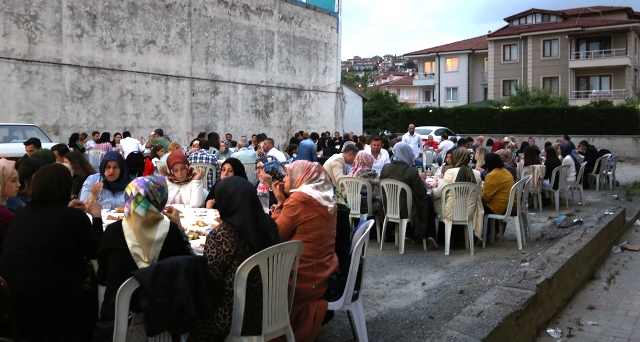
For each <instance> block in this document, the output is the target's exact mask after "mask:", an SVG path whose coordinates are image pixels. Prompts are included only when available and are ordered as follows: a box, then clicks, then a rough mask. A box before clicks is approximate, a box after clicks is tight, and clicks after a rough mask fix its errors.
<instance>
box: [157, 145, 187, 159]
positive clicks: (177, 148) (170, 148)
mask: <svg viewBox="0 0 640 342" xmlns="http://www.w3.org/2000/svg"><path fill="white" fill-rule="evenodd" d="M176 150H180V152H182V146H181V145H180V143H179V142H177V141H172V142H171V144H169V151H168V152H165V154H164V155H163V156H162V158H160V161H162V162H165V163H166V162H167V159H168V158H169V156H170V155H171V153H173V151H176ZM183 154H184V153H183Z"/></svg>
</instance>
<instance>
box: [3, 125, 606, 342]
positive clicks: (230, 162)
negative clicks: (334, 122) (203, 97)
mask: <svg viewBox="0 0 640 342" xmlns="http://www.w3.org/2000/svg"><path fill="white" fill-rule="evenodd" d="M24 145H25V156H24V157H23V158H22V159H20V160H19V161H18V162H17V163H16V162H15V161H13V160H7V159H4V158H2V159H0V248H2V249H1V250H0V253H1V254H0V276H2V277H3V278H4V279H5V280H6V281H7V283H8V284H9V286H10V287H11V288H12V291H13V293H14V295H15V297H16V304H17V318H18V322H19V329H20V331H21V334H22V336H23V337H26V338H33V339H41V338H45V337H47V338H59V339H63V340H66V339H76V340H109V339H110V338H111V334H112V332H113V319H114V314H115V298H116V293H117V291H118V288H119V287H120V286H121V285H122V283H123V282H124V281H125V280H126V279H128V278H129V277H130V275H131V272H132V271H135V270H139V269H144V268H146V267H149V266H150V265H153V264H154V263H156V262H158V261H160V260H165V259H169V258H172V257H178V256H190V255H193V254H194V251H193V250H192V249H191V246H190V244H189V243H188V242H187V239H186V235H185V229H184V228H183V227H182V225H181V221H180V212H179V210H177V209H175V208H174V207H173V206H171V205H174V204H178V205H185V206H187V207H191V208H209V209H211V208H213V209H217V210H218V212H219V215H220V224H219V225H218V227H217V228H215V229H213V230H212V231H211V232H210V233H209V234H208V235H207V238H206V243H205V246H204V251H203V257H204V258H205V259H206V269H205V270H203V272H204V273H205V274H206V276H205V277H204V278H205V283H206V287H207V289H208V294H207V296H208V302H209V303H210V305H211V312H210V314H209V315H208V316H206V317H200V318H198V319H197V320H196V321H195V323H194V324H193V328H192V330H191V331H190V337H189V338H190V339H192V340H196V341H200V340H202V341H212V340H224V338H225V337H226V335H228V333H229V331H230V324H231V317H232V310H233V279H234V275H235V271H236V269H237V268H238V266H239V265H240V264H241V263H242V262H243V261H244V260H246V259H247V258H248V257H250V256H251V255H253V254H255V253H257V252H259V251H261V250H263V249H265V248H268V247H270V246H273V245H275V244H277V243H280V242H284V241H291V240H299V241H302V242H303V243H304V246H305V247H304V249H303V252H302V256H301V259H300V263H299V266H298V279H297V283H296V289H295V297H294V302H293V306H292V309H291V314H290V320H291V325H292V327H293V331H294V334H295V337H296V341H314V340H315V339H316V337H317V335H318V333H319V331H320V328H321V326H322V324H323V323H325V322H326V320H327V318H328V317H330V315H328V314H327V307H328V300H327V299H325V293H326V292H327V288H328V286H329V279H330V278H331V277H332V275H334V274H336V273H337V272H339V270H343V267H341V265H340V263H341V262H342V261H341V260H340V261H339V258H340V255H341V254H340V253H341V252H340V251H338V250H337V249H338V247H337V245H338V243H337V239H338V240H339V239H340V237H338V236H337V233H336V232H337V231H338V230H339V227H340V225H341V224H344V223H343V221H342V220H341V219H340V214H339V213H340V212H341V211H344V210H345V208H348V203H347V202H346V200H345V194H343V193H342V191H343V189H341V188H340V186H339V181H340V179H342V178H343V177H359V178H362V179H365V180H366V181H368V182H370V183H371V185H372V189H373V191H372V197H373V201H372V205H373V208H372V209H373V210H372V212H373V213H374V216H375V218H376V219H377V220H382V218H383V216H384V211H383V204H384V201H385V199H384V196H383V194H382V192H381V190H380V181H381V180H382V179H394V180H398V181H401V182H403V183H405V184H407V185H408V186H409V187H410V188H411V190H412V199H411V200H412V202H413V206H412V210H411V212H407V211H406V210H405V211H404V212H402V216H403V217H406V218H409V217H410V218H411V224H410V226H409V227H408V229H407V237H408V238H410V239H414V240H417V239H425V240H427V241H428V243H429V246H430V248H431V249H438V243H441V241H437V239H436V236H440V237H442V234H440V235H438V234H436V231H437V229H438V227H437V226H436V224H435V220H434V218H435V215H437V214H439V215H445V216H446V215H450V213H448V212H449V211H450V210H451V209H450V208H451V206H452V203H451V200H450V199H449V198H446V199H442V189H443V187H444V186H445V185H447V184H451V183H455V182H470V183H475V184H477V185H479V186H480V185H482V193H481V196H480V197H481V202H478V203H476V202H470V203H469V206H470V210H469V212H470V213H471V214H473V215H476V216H477V215H480V216H479V217H482V215H483V214H489V213H497V214H503V213H504V212H505V211H506V208H507V206H508V198H509V191H510V189H511V186H512V185H513V184H514V182H515V181H516V180H517V179H519V178H520V177H521V176H522V174H523V173H525V172H537V173H539V174H540V175H542V174H544V177H543V179H544V181H543V182H542V184H541V186H543V187H544V186H545V184H547V186H548V184H549V178H550V177H551V173H550V170H552V169H553V168H555V167H557V166H559V165H569V166H570V169H571V171H570V172H569V176H568V178H567V181H568V182H572V181H575V178H576V174H577V172H578V170H579V167H580V162H582V161H583V160H584V161H586V162H587V169H588V168H589V167H590V168H591V169H593V165H594V163H595V159H597V158H598V156H599V154H598V151H597V150H596V149H595V147H593V146H592V145H590V144H588V143H587V142H586V141H581V142H580V143H579V145H578V147H577V148H576V147H575V146H574V145H573V143H572V142H571V140H570V138H569V137H568V136H565V137H564V139H563V140H562V141H560V142H556V143H555V144H552V143H545V144H544V148H543V152H542V153H541V150H540V148H539V147H538V146H537V145H536V143H535V139H534V138H533V137H532V138H530V139H529V140H528V141H525V142H522V143H521V144H520V145H517V143H516V141H515V139H514V138H513V137H501V138H500V139H496V141H493V140H492V139H486V140H485V138H484V137H482V136H480V137H477V138H476V139H472V138H462V139H459V140H455V138H454V139H449V137H447V136H446V135H442V136H441V137H440V141H436V140H435V139H434V138H433V136H429V137H427V138H425V139H423V138H422V137H421V136H420V135H419V134H417V133H415V127H414V125H409V127H408V132H407V133H406V134H404V135H403V136H402V137H396V136H392V137H390V138H386V137H379V136H372V137H365V136H355V135H353V134H351V133H347V134H344V135H341V134H340V133H339V132H335V133H334V134H333V135H332V134H331V133H330V132H322V133H317V132H311V133H309V132H306V131H300V132H298V133H295V135H294V136H293V137H291V139H290V140H289V141H288V144H287V148H286V149H284V150H281V149H280V148H279V147H278V146H277V145H276V144H275V141H274V139H273V138H271V137H268V136H267V135H266V134H264V133H260V134H254V135H252V136H251V137H250V138H248V137H246V136H241V137H240V138H239V139H237V140H234V139H233V136H232V134H229V133H227V134H226V135H225V136H224V139H221V135H220V134H218V133H215V132H212V133H209V134H207V133H205V132H202V133H200V134H198V136H197V137H195V138H194V139H193V140H191V142H190V143H189V145H188V146H181V145H180V144H179V143H178V142H175V141H174V142H172V141H170V139H168V138H167V137H165V136H164V132H163V130H162V129H156V130H155V131H154V132H153V133H152V134H151V135H150V136H149V137H148V139H147V140H146V141H145V139H143V138H141V139H135V138H132V136H131V133H130V132H129V131H123V133H122V134H121V133H119V132H118V133H115V134H113V140H111V134H110V133H109V132H102V133H100V132H98V131H94V132H92V134H91V136H89V135H87V134H85V133H73V134H72V135H71V136H70V138H69V143H68V144H58V145H55V146H53V147H52V148H51V150H47V149H42V146H41V144H40V141H39V140H38V139H37V138H31V139H28V140H26V141H25V142H24ZM91 150H98V151H102V154H103V155H102V159H101V161H100V163H99V166H98V167H97V169H96V168H94V166H92V165H91V164H90V163H89V162H88V159H87V158H86V155H87V153H89V151H91ZM426 150H432V151H434V152H435V153H437V154H438V160H439V164H440V165H439V166H438V168H437V169H435V170H423V169H422V165H423V164H422V161H421V156H422V153H424V152H425V151H426ZM194 164H207V165H210V167H209V168H207V170H205V169H203V168H194V166H193V165H194ZM160 166H163V167H160ZM536 166H541V167H540V168H535V167H536ZM254 169H255V173H254V172H253V170H254ZM248 171H251V172H250V174H247V172H248ZM254 175H255V178H253V177H254ZM250 176H251V177H250ZM428 176H435V177H436V178H437V179H438V180H437V181H435V182H432V183H427V182H425V180H426V179H427V177H428ZM258 182H260V183H262V184H263V185H265V186H266V187H267V188H268V190H269V207H270V210H269V211H268V213H265V211H264V210H263V207H262V205H261V204H260V201H259V200H258V197H257V195H256V188H257V186H258V185H259V184H258ZM585 185H587V184H586V183H585ZM363 196H366V194H363ZM441 200H444V201H445V205H444V208H445V209H444V211H445V212H444V213H443V212H442V209H441V208H442V207H443V206H442V204H441V202H440V201H441ZM364 202H365V203H366V201H364ZM401 206H402V203H401ZM368 209H369V208H366V207H363V208H362V212H363V213H367V212H369V210H368ZM102 210H109V211H115V212H122V213H124V219H123V220H121V221H116V222H115V223H112V224H109V225H108V226H107V227H106V229H104V230H103V222H102V215H101V212H102ZM347 213H348V210H347ZM347 215H348V214H347ZM341 222H342V223H341ZM475 222H476V223H479V224H480V226H479V227H478V226H477V225H476V227H474V231H475V233H476V237H477V239H480V238H481V234H480V233H481V231H482V226H481V224H482V223H481V222H482V220H480V219H475ZM348 225H349V223H348V221H347V226H348ZM503 231H504V227H502V229H501V230H500V232H503ZM479 232H480V233H479ZM382 238H383V239H384V238H385V237H382ZM347 254H348V251H347ZM91 259H97V261H98V263H97V264H98V268H97V270H95V272H94V270H93V269H92V268H91V267H90V264H89V263H88V261H89V260H91ZM45 279H47V280H48V279H51V280H54V279H55V281H43V280H45ZM250 279H251V281H250V284H249V285H248V288H247V298H248V300H247V301H248V304H247V305H248V307H251V309H250V310H246V311H245V312H246V315H245V328H243V333H246V334H259V333H260V328H261V319H262V315H261V310H262V307H261V306H262V301H261V298H262V297H261V296H262V290H261V289H262V285H261V284H262V280H261V279H260V276H259V274H256V273H252V274H251V275H250ZM92 280H93V281H92ZM97 284H100V285H103V286H105V287H106V288H105V293H104V299H103V302H102V306H101V310H100V311H99V312H98V299H97V291H95V286H96V285H97ZM134 307H135V306H134Z"/></svg>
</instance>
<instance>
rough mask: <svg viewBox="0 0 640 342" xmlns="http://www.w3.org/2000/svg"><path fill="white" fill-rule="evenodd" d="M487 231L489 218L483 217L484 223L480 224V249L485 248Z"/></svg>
mask: <svg viewBox="0 0 640 342" xmlns="http://www.w3.org/2000/svg"><path fill="white" fill-rule="evenodd" d="M488 229H489V217H488V216H485V217H484V222H483V223H482V248H485V247H486V246H487V230H488Z"/></svg>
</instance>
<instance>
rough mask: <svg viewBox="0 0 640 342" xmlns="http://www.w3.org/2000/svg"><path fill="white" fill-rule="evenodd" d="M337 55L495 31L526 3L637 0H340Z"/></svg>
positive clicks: (629, 1) (638, 6)
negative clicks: (340, 24) (339, 43)
mask: <svg viewBox="0 0 640 342" xmlns="http://www.w3.org/2000/svg"><path fill="white" fill-rule="evenodd" d="M340 1H343V3H342V51H341V52H342V53H341V55H342V56H341V58H342V60H343V61H344V60H347V59H349V58H353V56H360V57H363V58H364V57H372V56H375V55H378V56H383V55H385V54H388V53H389V54H393V55H402V54H405V53H408V52H412V51H417V50H422V49H426V48H430V47H434V46H439V45H443V44H448V43H453V42H456V41H459V40H463V39H467V38H473V37H477V36H481V35H483V34H487V33H488V31H490V30H491V31H495V30H497V29H499V28H501V27H503V26H505V25H506V24H507V23H506V22H505V21H504V20H503V19H504V18H506V17H509V16H511V15H514V14H516V13H520V12H523V11H526V10H528V9H531V8H534V7H535V8H540V9H549V10H560V9H567V8H575V7H588V6H596V5H604V6H629V7H632V8H633V9H634V10H635V11H636V12H640V1H638V0H608V1H605V0H536V1H522V0H511V1H508V0H506V1H505V0H493V1H488V0H457V1H452V0H437V1H436V0H393V1H389V0H340Z"/></svg>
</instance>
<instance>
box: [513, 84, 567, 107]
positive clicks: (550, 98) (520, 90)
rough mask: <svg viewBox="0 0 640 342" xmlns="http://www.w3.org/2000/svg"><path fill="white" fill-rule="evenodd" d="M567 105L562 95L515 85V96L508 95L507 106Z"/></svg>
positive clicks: (565, 98)
mask: <svg viewBox="0 0 640 342" xmlns="http://www.w3.org/2000/svg"><path fill="white" fill-rule="evenodd" d="M567 105H569V100H567V97H566V96H564V95H563V94H553V93H551V91H550V90H548V89H540V88H536V87H531V88H529V87H528V86H520V85H516V92H515V94H509V97H508V98H507V106H509V107H527V106H550V107H563V106H567Z"/></svg>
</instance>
